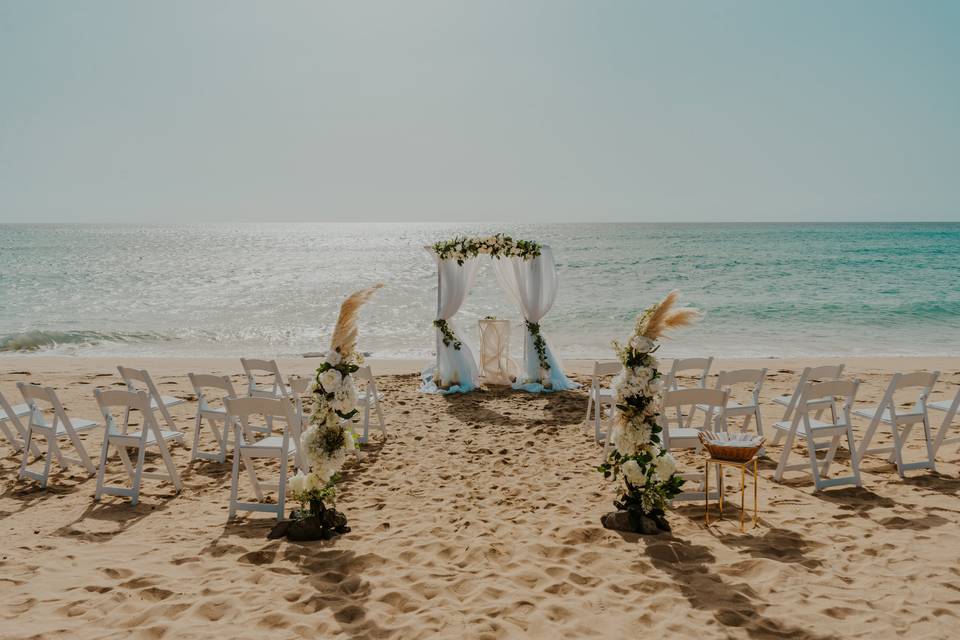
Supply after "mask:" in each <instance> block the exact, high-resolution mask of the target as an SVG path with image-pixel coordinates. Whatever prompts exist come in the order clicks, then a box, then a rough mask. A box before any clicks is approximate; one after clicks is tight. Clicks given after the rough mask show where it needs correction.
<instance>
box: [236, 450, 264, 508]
mask: <svg viewBox="0 0 960 640" xmlns="http://www.w3.org/2000/svg"><path fill="white" fill-rule="evenodd" d="M240 458H241V459H242V461H243V468H244V469H246V471H247V478H248V479H249V480H250V484H251V485H252V486H253V492H254V493H255V494H256V496H257V500H259V501H260V502H263V488H262V487H261V486H260V480H258V479H257V472H256V470H255V469H254V468H253V460H252V459H251V458H250V456H247V455H244V454H243V449H241V450H240Z"/></svg>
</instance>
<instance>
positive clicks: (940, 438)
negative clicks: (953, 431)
mask: <svg viewBox="0 0 960 640" xmlns="http://www.w3.org/2000/svg"><path fill="white" fill-rule="evenodd" d="M927 409H934V410H935V411H943V412H944V413H945V415H944V416H943V423H942V424H941V425H940V429H939V430H938V431H937V438H936V440H935V441H934V444H933V455H937V453H939V452H940V447H941V446H943V445H945V444H953V443H955V442H960V436H954V437H953V438H947V432H948V431H949V430H950V425H951V424H953V418H954V416H956V415H957V412H958V411H960V389H957V395H955V396H954V397H953V401H952V402H951V401H950V400H938V401H937V402H928V403H927Z"/></svg>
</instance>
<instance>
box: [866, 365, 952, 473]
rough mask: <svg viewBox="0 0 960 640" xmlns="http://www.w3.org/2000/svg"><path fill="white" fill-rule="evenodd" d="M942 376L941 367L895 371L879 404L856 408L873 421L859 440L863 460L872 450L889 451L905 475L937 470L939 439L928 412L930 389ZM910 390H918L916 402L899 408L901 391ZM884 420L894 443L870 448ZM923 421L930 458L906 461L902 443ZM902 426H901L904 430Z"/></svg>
mask: <svg viewBox="0 0 960 640" xmlns="http://www.w3.org/2000/svg"><path fill="white" fill-rule="evenodd" d="M939 377H940V372H939V371H934V372H933V373H928V372H926V371H915V372H913V373H895V374H893V378H891V379H890V384H889V385H887V391H886V392H885V393H884V394H883V399H882V400H881V401H880V404H879V405H878V406H876V407H870V408H867V409H855V410H854V412H853V413H854V415H857V416H860V417H861V418H866V419H868V420H869V421H870V424H869V426H867V430H866V431H865V432H864V434H863V440H861V442H860V448H859V449H858V450H857V457H858V458H859V459H860V460H863V457H864V456H866V455H869V454H871V453H889V454H890V456H889V457H888V460H890V462H893V463H895V464H896V465H897V473H899V474H900V477H901V478H903V477H904V475H903V474H904V472H905V471H910V470H912V469H931V470H934V471H936V464H935V462H934V456H935V455H936V451H937V450H936V443H935V442H934V439H933V435H932V433H931V432H930V419H929V416H928V415H927V398H928V397H929V396H930V390H931V389H932V388H933V385H935V384H936V383H937V378H939ZM907 390H919V393H918V394H917V397H916V401H915V402H914V403H913V406H911V407H909V408H907V409H905V410H904V409H901V410H899V411H898V410H897V399H898V398H897V396H898V392H903V391H907ZM881 422H882V423H883V424H885V425H887V426H888V427H890V435H891V437H892V438H893V445H892V446H889V447H874V448H872V449H871V448H870V443H871V442H872V441H873V435H874V433H875V432H876V430H877V427H878V426H880V423H881ZM916 424H921V425H923V436H924V444H925V445H926V447H927V459H926V460H922V461H919V462H904V461H903V444H904V443H905V442H906V441H907V438H908V437H909V436H910V432H911V431H912V430H913V427H914V425H916ZM901 429H902V430H901Z"/></svg>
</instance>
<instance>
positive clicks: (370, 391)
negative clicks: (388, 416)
mask: <svg viewBox="0 0 960 640" xmlns="http://www.w3.org/2000/svg"><path fill="white" fill-rule="evenodd" d="M353 376H354V378H355V379H356V382H357V387H359V388H358V389H357V406H358V407H362V408H363V435H362V436H360V442H364V443H366V442H367V441H368V440H369V439H370V410H371V409H373V410H375V411H376V412H377V425H376V427H377V429H379V430H380V432H381V433H382V434H383V435H384V436H386V435H387V424H386V422H384V420H383V411H382V410H381V409H380V401H381V400H383V394H382V393H380V392H379V391H378V390H377V380H376V378H374V377H373V372H372V371H370V367H369V366H364V367H360V368H359V369H357V372H356V373H354V374H353Z"/></svg>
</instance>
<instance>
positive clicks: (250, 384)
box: [240, 358, 293, 433]
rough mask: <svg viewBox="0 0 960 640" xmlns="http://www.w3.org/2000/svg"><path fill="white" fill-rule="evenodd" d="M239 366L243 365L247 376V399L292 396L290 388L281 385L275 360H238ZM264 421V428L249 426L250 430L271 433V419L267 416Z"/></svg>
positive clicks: (281, 379)
mask: <svg viewBox="0 0 960 640" xmlns="http://www.w3.org/2000/svg"><path fill="white" fill-rule="evenodd" d="M240 364H241V365H243V372H244V373H245V374H246V375H247V397H248V398H289V397H291V396H292V395H293V392H292V390H291V389H290V387H289V386H287V385H285V384H284V383H283V376H282V375H280V367H279V366H277V361H276V360H258V359H256V358H240ZM257 376H260V377H265V378H266V379H267V380H266V384H265V385H263V384H260V383H259V382H258V380H257ZM265 420H266V427H264V426H262V425H251V427H250V428H251V429H253V430H254V431H257V432H259V433H271V432H272V431H273V418H272V417H271V416H267V417H266V418H265Z"/></svg>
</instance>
